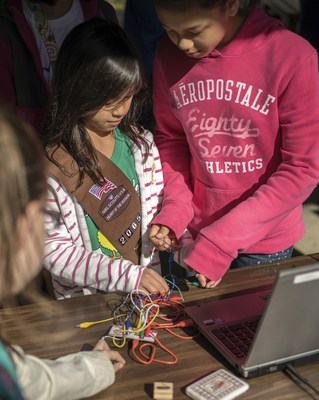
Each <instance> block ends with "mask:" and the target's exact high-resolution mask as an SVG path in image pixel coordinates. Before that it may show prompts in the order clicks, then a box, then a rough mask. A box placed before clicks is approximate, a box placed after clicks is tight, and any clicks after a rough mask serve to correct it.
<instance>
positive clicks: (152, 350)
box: [132, 338, 177, 365]
mask: <svg viewBox="0 0 319 400" xmlns="http://www.w3.org/2000/svg"><path fill="white" fill-rule="evenodd" d="M134 342H137V343H134ZM155 342H156V344H157V345H158V347H160V348H161V349H162V350H164V351H165V352H166V353H168V354H169V355H170V356H171V357H172V358H173V361H165V360H160V359H157V358H155V354H156V350H157V348H156V346H155V344H153V343H143V344H141V345H140V346H139V347H138V340H136V341H135V340H133V344H132V356H134V358H135V359H136V360H138V361H139V362H140V363H142V364H146V365H148V364H150V363H151V362H157V363H159V364H169V365H172V364H176V363H177V356H176V355H175V354H174V353H173V352H172V351H171V350H169V349H168V348H167V347H166V346H164V345H163V343H161V342H160V341H159V339H158V338H155ZM136 348H138V350H139V352H140V354H141V356H142V357H144V358H145V360H143V359H141V358H140V357H139V356H138V355H137V354H136V352H135V349H136ZM145 348H149V349H150V353H149V355H148V354H145V352H144V351H143V349H145Z"/></svg>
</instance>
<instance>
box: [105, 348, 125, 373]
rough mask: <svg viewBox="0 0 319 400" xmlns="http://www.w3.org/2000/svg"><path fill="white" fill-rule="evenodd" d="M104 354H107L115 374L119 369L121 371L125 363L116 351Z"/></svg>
mask: <svg viewBox="0 0 319 400" xmlns="http://www.w3.org/2000/svg"><path fill="white" fill-rule="evenodd" d="M106 353H107V355H108V357H109V359H110V360H111V361H112V363H113V368H114V371H115V372H117V371H119V370H120V369H122V368H123V367H124V365H125V363H126V361H125V360H124V358H123V357H122V356H121V354H120V353H119V352H118V351H114V350H108V351H107V352H106Z"/></svg>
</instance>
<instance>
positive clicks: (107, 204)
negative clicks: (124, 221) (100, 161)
mask: <svg viewBox="0 0 319 400" xmlns="http://www.w3.org/2000/svg"><path fill="white" fill-rule="evenodd" d="M130 200H131V193H130V192H129V191H128V190H127V189H126V188H125V187H124V186H123V185H121V186H118V187H117V188H115V189H113V190H112V191H111V192H110V193H109V194H108V195H107V196H106V198H105V199H104V200H103V202H102V205H101V207H100V209H99V213H100V215H102V217H103V218H104V219H105V220H106V221H108V222H109V221H112V220H113V219H114V218H116V217H118V216H119V215H121V214H122V212H123V211H124V210H125V209H126V207H127V206H128V205H129V202H130Z"/></svg>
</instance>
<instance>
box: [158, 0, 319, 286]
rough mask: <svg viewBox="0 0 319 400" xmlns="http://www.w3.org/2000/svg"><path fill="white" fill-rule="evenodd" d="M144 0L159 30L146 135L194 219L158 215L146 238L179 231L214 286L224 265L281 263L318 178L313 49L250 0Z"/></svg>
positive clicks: (318, 84) (196, 267)
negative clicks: (152, 125) (179, 179)
mask: <svg viewBox="0 0 319 400" xmlns="http://www.w3.org/2000/svg"><path fill="white" fill-rule="evenodd" d="M153 2H154V4H155V8H156V11H157V14H158V17H159V20H160V22H161V24H162V26H163V27H164V29H165V31H166V33H167V37H165V38H164V39H163V40H162V41H161V42H160V44H159V46H158V51H157V55H156V57H155V61H154V73H153V76H154V81H153V88H154V96H153V97H154V115H155V119H156V124H157V126H156V130H155V135H154V137H155V141H156V144H157V146H158V148H159V151H160V155H161V160H162V163H163V166H164V167H165V166H166V165H167V164H168V165H169V166H170V167H171V172H174V173H180V174H182V176H184V180H185V184H184V188H183V189H180V190H179V192H176V194H175V197H176V198H177V197H178V198H185V196H186V195H189V194H191V195H192V201H191V202H190V203H189V207H193V210H194V218H191V219H188V218H187V216H186V215H183V214H181V215H180V216H179V218H176V216H175V214H174V213H173V212H172V213H171V215H168V216H167V215H164V216H163V215H161V214H159V215H158V216H157V217H156V218H155V220H154V225H153V226H152V229H151V231H150V236H151V237H152V240H153V241H154V244H155V245H157V246H159V248H160V249H165V248H166V247H167V246H169V240H168V239H166V240H165V243H163V240H162V239H163V237H164V238H165V237H166V236H167V234H168V233H170V235H172V234H174V233H175V234H176V237H177V238H178V239H181V237H182V234H184V229H185V228H186V227H188V230H189V232H190V235H189V236H188V238H187V244H186V241H185V240H181V241H180V242H181V251H180V260H183V261H184V263H185V266H186V267H187V268H190V269H191V270H192V271H196V273H197V277H198V279H199V281H200V283H201V285H202V286H203V287H207V288H211V287H214V286H216V284H217V283H218V282H219V281H220V279H221V278H222V276H223V275H224V274H225V272H226V271H227V270H228V268H230V267H231V268H237V267H242V266H247V265H254V264H260V263H268V262H273V263H275V262H277V261H278V260H281V259H287V258H290V257H291V255H292V251H293V245H294V244H295V243H296V242H297V241H299V240H300V239H301V237H302V236H303V234H304V223H303V218H302V203H303V202H304V201H305V200H306V199H307V198H308V197H309V195H310V194H311V193H312V191H313V190H314V188H315V187H316V185H317V183H318V179H319V136H318V131H319V80H318V54H317V52H316V50H315V49H314V48H313V47H312V46H311V45H310V44H309V43H308V42H307V41H306V40H304V39H303V38H302V37H300V36H298V35H297V34H295V33H293V32H291V31H289V30H288V29H285V28H284V26H283V24H282V23H281V22H280V21H279V20H277V19H274V18H271V17H270V16H268V15H267V14H266V13H264V12H263V11H262V9H261V8H260V7H259V6H258V5H256V1H254V0H153ZM172 66H173V67H172ZM164 177H165V179H169V177H170V173H168V174H164ZM162 225H164V226H162ZM167 227H169V229H168V228H167Z"/></svg>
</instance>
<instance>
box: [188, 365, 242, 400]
mask: <svg viewBox="0 0 319 400" xmlns="http://www.w3.org/2000/svg"><path fill="white" fill-rule="evenodd" d="M248 388H249V385H248V383H246V382H245V381H243V380H242V379H239V378H237V376H235V375H233V374H232V373H231V372H228V371H226V370H224V369H219V370H218V371H215V372H212V373H211V374H209V375H207V376H205V377H204V378H202V379H199V380H198V381H196V382H194V383H192V384H191V385H189V386H187V387H186V394H187V396H189V397H190V398H191V399H194V400H231V399H234V398H235V397H237V396H239V395H241V394H242V393H244V392H246V390H248Z"/></svg>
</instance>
